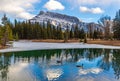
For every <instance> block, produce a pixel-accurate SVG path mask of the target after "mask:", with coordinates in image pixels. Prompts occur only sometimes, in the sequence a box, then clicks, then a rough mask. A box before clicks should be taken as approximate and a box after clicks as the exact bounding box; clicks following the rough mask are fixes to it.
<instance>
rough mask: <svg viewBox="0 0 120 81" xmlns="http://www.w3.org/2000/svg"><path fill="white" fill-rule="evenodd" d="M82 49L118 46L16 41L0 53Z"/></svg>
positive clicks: (116, 47)
mask: <svg viewBox="0 0 120 81" xmlns="http://www.w3.org/2000/svg"><path fill="white" fill-rule="evenodd" d="M82 48H96V49H120V46H109V45H100V44H83V43H46V42H31V41H18V42H14V43H13V47H10V48H6V49H0V53H5V52H17V51H30V50H47V49H82Z"/></svg>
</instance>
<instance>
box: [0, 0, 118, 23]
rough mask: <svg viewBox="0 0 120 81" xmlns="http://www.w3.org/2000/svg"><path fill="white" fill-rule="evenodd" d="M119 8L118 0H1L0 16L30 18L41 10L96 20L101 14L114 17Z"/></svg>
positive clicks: (91, 20) (85, 19)
mask: <svg viewBox="0 0 120 81" xmlns="http://www.w3.org/2000/svg"><path fill="white" fill-rule="evenodd" d="M119 8H120V0H1V1H0V18H1V17H2V16H3V14H4V13H6V14H7V16H8V17H9V18H10V19H11V20H13V19H19V20H21V19H30V18H32V17H34V16H35V15H36V14H38V13H39V11H40V10H43V11H52V12H58V13H62V14H67V15H71V16H76V17H78V18H79V19H80V20H82V21H85V22H97V21H98V19H99V18H100V17H101V16H102V15H108V16H111V18H114V17H115V14H116V11H118V10H119Z"/></svg>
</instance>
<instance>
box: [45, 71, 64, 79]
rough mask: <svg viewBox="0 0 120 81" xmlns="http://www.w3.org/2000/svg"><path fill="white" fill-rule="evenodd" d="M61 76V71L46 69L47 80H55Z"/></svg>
mask: <svg viewBox="0 0 120 81" xmlns="http://www.w3.org/2000/svg"><path fill="white" fill-rule="evenodd" d="M62 74H63V72H62V69H48V70H47V71H46V75H47V78H48V80H55V79H57V78H59V77H60V76H61V75H62Z"/></svg>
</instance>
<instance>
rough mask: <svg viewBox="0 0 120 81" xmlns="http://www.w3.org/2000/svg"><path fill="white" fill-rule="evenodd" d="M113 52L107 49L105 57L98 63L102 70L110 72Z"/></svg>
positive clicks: (104, 52)
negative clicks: (111, 53)
mask: <svg viewBox="0 0 120 81" xmlns="http://www.w3.org/2000/svg"><path fill="white" fill-rule="evenodd" d="M110 52H111V50H110V49H105V50H104V51H103V52H102V54H103V57H102V59H101V60H99V62H98V66H100V67H101V68H102V69H104V70H107V71H109V69H110V66H111V60H110V59H111V55H110Z"/></svg>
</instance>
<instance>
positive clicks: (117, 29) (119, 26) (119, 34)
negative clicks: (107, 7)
mask: <svg viewBox="0 0 120 81" xmlns="http://www.w3.org/2000/svg"><path fill="white" fill-rule="evenodd" d="M113 33H114V38H115V39H117V40H120V10H119V11H118V12H117V13H116V16H115V19H114V22H113Z"/></svg>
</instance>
